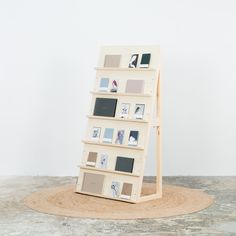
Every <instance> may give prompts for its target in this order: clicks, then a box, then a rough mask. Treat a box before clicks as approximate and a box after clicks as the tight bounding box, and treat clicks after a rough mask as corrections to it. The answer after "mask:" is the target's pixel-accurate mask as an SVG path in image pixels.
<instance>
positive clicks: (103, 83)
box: [99, 78, 109, 92]
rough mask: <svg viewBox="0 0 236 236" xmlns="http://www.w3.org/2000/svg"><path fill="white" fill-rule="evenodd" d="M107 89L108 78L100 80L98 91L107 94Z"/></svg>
mask: <svg viewBox="0 0 236 236" xmlns="http://www.w3.org/2000/svg"><path fill="white" fill-rule="evenodd" d="M108 87H109V78H101V79H100V84H99V91H101V92H107V91H108Z"/></svg>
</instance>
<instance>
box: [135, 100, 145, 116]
mask: <svg viewBox="0 0 236 236" xmlns="http://www.w3.org/2000/svg"><path fill="white" fill-rule="evenodd" d="M144 109H145V104H135V108H134V119H143V115H144Z"/></svg>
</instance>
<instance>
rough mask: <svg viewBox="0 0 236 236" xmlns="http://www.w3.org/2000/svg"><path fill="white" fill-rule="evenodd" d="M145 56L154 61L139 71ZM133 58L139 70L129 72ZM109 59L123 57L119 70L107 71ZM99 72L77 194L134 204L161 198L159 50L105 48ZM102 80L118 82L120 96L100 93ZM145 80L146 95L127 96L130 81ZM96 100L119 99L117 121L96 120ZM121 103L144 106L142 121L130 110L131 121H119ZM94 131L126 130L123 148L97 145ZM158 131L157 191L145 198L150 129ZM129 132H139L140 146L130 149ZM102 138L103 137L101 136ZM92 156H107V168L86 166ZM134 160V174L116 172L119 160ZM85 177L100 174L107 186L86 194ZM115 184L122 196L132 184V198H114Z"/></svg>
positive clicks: (97, 73) (104, 185) (97, 71)
mask: <svg viewBox="0 0 236 236" xmlns="http://www.w3.org/2000/svg"><path fill="white" fill-rule="evenodd" d="M143 53H150V54H151V59H150V64H149V67H148V68H140V67H139V63H140V58H141V56H142V54H143ZM133 54H139V60H138V64H137V67H136V68H128V64H129V61H130V58H131V56H132V55H133ZM106 55H121V61H120V66H119V67H104V60H105V56H106ZM95 70H96V81H95V87H94V90H93V91H92V92H91V94H92V104H91V105H92V106H91V110H90V114H89V115H88V127H87V134H86V137H85V139H84V140H83V143H84V151H83V156H82V161H81V165H80V166H79V167H80V173H79V178H78V181H77V185H76V192H78V193H82V194H88V195H93V196H97V197H104V198H109V199H114V200H120V201H125V202H131V203H138V202H143V201H148V200H152V199H156V198H161V197H162V168H161V119H160V115H161V112H160V92H161V87H160V48H159V46H104V47H102V49H101V52H100V57H99V62H98V67H97V68H95ZM102 77H107V78H111V79H113V78H118V79H119V84H118V91H117V92H115V93H114V92H108V91H107V92H101V91H99V83H100V79H101V78H102ZM132 79H135V80H139V79H140V80H144V82H145V86H144V91H143V93H138V94H137V93H125V84H126V82H127V80H132ZM96 98H117V99H118V103H117V107H116V115H115V117H104V116H102V117H101V116H94V115H93V109H94V105H95V101H96ZM121 103H129V104H131V106H133V107H134V105H135V104H137V103H138V104H145V111H144V115H143V119H135V118H134V117H133V116H132V111H131V110H130V114H129V117H126V118H120V117H119V111H120V106H121ZM93 127H102V130H104V129H105V128H106V127H113V128H115V129H116V130H119V129H123V130H125V137H124V144H122V145H120V144H115V142H114V141H113V142H112V143H103V142H102V137H101V138H100V140H99V141H98V142H95V141H93V140H91V138H90V136H91V130H92V128H93ZM153 127H154V128H155V130H156V154H155V155H156V171H157V175H156V191H155V192H154V193H153V194H150V195H142V185H143V176H144V166H145V161H146V158H147V153H148V146H149V136H150V131H151V128H153ZM130 130H138V131H139V140H138V145H137V146H129V145H128V141H127V140H128V134H129V131H130ZM101 136H102V135H101ZM89 152H96V153H98V159H97V162H99V154H101V153H103V152H106V153H107V154H108V156H109V158H108V164H107V168H105V169H103V168H99V167H98V164H96V165H95V166H94V167H91V166H87V165H86V163H87V158H88V153H89ZM117 156H124V157H132V158H134V166H133V171H132V173H128V172H123V171H116V170H115V165H116V157H117ZM85 173H90V174H99V175H102V176H103V177H104V183H103V187H102V191H101V193H99V194H98V193H94V192H87V191H84V190H83V187H82V186H83V179H84V175H85ZM113 181H117V182H119V183H120V189H119V192H121V189H122V185H123V184H124V183H131V184H132V193H131V196H130V198H129V199H128V198H122V197H121V194H120V195H119V196H118V197H113V195H112V194H111V184H112V182H113Z"/></svg>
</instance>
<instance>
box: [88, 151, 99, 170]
mask: <svg viewBox="0 0 236 236" xmlns="http://www.w3.org/2000/svg"><path fill="white" fill-rule="evenodd" d="M97 155H98V154H97V152H89V154H88V159H87V163H86V166H90V167H95V166H96V162H97Z"/></svg>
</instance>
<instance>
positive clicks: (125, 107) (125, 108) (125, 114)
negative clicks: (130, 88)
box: [120, 103, 130, 118]
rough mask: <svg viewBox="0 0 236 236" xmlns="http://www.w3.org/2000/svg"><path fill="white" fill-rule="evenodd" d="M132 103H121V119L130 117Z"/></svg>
mask: <svg viewBox="0 0 236 236" xmlns="http://www.w3.org/2000/svg"><path fill="white" fill-rule="evenodd" d="M129 109H130V103H121V107H120V118H126V117H128V116H129Z"/></svg>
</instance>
